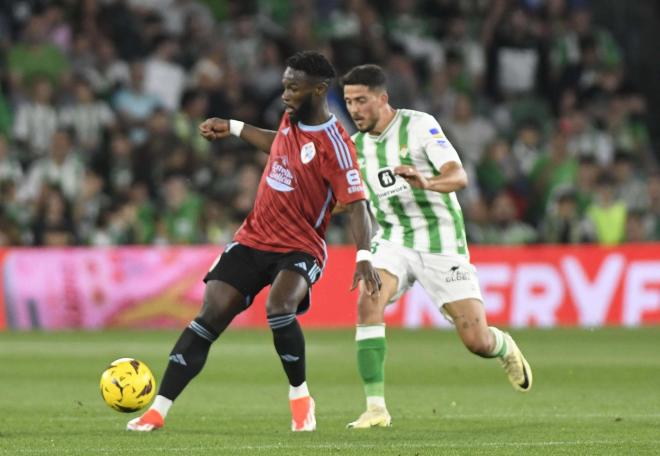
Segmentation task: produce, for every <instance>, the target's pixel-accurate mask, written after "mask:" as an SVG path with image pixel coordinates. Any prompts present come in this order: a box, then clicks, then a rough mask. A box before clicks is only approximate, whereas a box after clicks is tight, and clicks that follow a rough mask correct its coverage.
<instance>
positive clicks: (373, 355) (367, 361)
mask: <svg viewBox="0 0 660 456" xmlns="http://www.w3.org/2000/svg"><path fill="white" fill-rule="evenodd" d="M355 340H356V341H357V363H358V370H359V372H360V377H361V378H362V383H363V385H364V392H365V395H366V397H367V408H373V407H382V408H384V407H385V352H386V344H385V325H384V324H380V325H358V326H357V330H356V333H355Z"/></svg>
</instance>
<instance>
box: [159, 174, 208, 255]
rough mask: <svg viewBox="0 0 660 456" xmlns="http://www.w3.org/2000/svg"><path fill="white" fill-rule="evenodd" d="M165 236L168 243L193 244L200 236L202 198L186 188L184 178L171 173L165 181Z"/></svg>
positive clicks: (186, 184)
mask: <svg viewBox="0 0 660 456" xmlns="http://www.w3.org/2000/svg"><path fill="white" fill-rule="evenodd" d="M164 197H165V211H164V214H163V217H164V224H165V236H166V239H167V242H168V243H169V244H194V243H196V242H199V241H200V238H201V232H200V230H201V216H202V205H203V203H202V199H201V198H200V197H199V196H198V195H197V194H195V193H193V192H191V191H190V190H189V188H188V183H187V182H186V178H185V177H184V176H182V175H177V174H175V175H172V176H170V177H168V178H167V179H166V181H165V193H164Z"/></svg>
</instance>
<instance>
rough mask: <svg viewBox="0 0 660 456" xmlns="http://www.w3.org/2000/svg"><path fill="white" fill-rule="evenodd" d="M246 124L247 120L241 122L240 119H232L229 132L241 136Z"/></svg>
mask: <svg viewBox="0 0 660 456" xmlns="http://www.w3.org/2000/svg"><path fill="white" fill-rule="evenodd" d="M244 126H245V122H241V121H240V120H234V119H230V120H229V133H231V134H232V135H234V136H237V137H240V136H241V132H242V131H243V127H244Z"/></svg>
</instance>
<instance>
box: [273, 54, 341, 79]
mask: <svg viewBox="0 0 660 456" xmlns="http://www.w3.org/2000/svg"><path fill="white" fill-rule="evenodd" d="M285 63H286V66H288V67H289V68H291V69H293V70H297V71H302V72H303V73H305V74H306V75H307V76H312V77H317V78H322V79H333V78H334V77H335V76H336V73H335V69H334V68H333V67H332V64H331V63H330V61H329V60H328V59H326V58H325V56H324V55H323V54H321V53H320V52H316V51H300V52H296V53H295V54H293V55H292V56H291V57H289V58H288V59H286V62H285Z"/></svg>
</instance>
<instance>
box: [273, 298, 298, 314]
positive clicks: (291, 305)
mask: <svg viewBox="0 0 660 456" xmlns="http://www.w3.org/2000/svg"><path fill="white" fill-rule="evenodd" d="M299 304H300V301H299V300H296V299H278V300H272V301H271V300H268V301H267V302H266V315H278V314H291V313H295V312H296V310H298V305H299Z"/></svg>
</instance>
